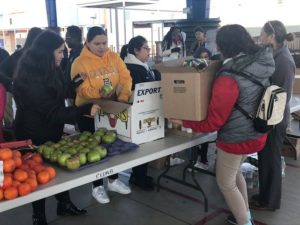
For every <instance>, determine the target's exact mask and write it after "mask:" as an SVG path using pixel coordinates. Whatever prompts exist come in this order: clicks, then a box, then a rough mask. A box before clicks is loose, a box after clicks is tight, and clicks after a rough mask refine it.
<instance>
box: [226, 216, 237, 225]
mask: <svg viewBox="0 0 300 225" xmlns="http://www.w3.org/2000/svg"><path fill="white" fill-rule="evenodd" d="M226 221H227V223H229V224H232V225H238V223H237V222H236V219H235V218H234V216H233V215H232V214H231V215H229V216H228V217H227V218H226Z"/></svg>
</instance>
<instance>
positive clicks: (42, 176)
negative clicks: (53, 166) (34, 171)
mask: <svg viewBox="0 0 300 225" xmlns="http://www.w3.org/2000/svg"><path fill="white" fill-rule="evenodd" d="M37 180H38V182H39V183H40V184H46V183H48V182H49V180H50V174H49V173H48V171H46V170H43V171H41V172H39V173H38V175H37Z"/></svg>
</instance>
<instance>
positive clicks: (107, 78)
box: [71, 46, 132, 106]
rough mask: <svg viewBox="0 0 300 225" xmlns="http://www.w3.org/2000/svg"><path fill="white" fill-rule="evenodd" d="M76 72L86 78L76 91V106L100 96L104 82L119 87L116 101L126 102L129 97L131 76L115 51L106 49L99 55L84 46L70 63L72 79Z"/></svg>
mask: <svg viewBox="0 0 300 225" xmlns="http://www.w3.org/2000/svg"><path fill="white" fill-rule="evenodd" d="M77 74H85V75H86V79H85V80H84V82H83V83H82V84H81V85H80V86H79V87H78V88H77V91H76V92H77V95H76V100H75V104H76V105H77V106H80V105H82V104H84V103H87V102H90V101H91V100H93V99H99V98H101V94H100V90H101V89H102V87H103V85H104V84H110V85H111V86H112V87H113V89H116V87H117V86H118V85H119V86H120V87H121V91H120V94H119V96H118V101H123V102H127V101H128V99H129V97H130V94H131V85H132V80H131V76H130V73H129V71H128V70H127V68H126V65H125V63H124V62H123V61H122V59H121V58H120V56H119V55H118V54H117V53H114V52H111V51H107V52H106V53H105V54H104V56H102V57H99V56H97V55H95V54H93V53H92V52H91V51H90V50H89V49H88V48H87V47H86V46H84V48H83V49H82V52H81V54H80V56H79V57H77V58H76V59H75V60H74V62H73V64H72V69H71V77H72V79H73V78H74V77H75V76H76V75H77Z"/></svg>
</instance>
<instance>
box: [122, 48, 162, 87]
mask: <svg viewBox="0 0 300 225" xmlns="http://www.w3.org/2000/svg"><path fill="white" fill-rule="evenodd" d="M124 62H125V64H126V66H127V68H128V70H129V71H130V75H131V77H132V90H134V89H135V85H136V84H139V83H143V82H150V81H157V80H161V74H160V72H159V71H157V70H156V69H153V70H152V69H150V68H149V66H148V64H147V63H143V62H142V61H140V60H139V59H137V58H136V57H135V55H133V54H130V53H128V54H127V56H126V57H125V59H124Z"/></svg>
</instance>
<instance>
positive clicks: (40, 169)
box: [33, 164, 45, 173]
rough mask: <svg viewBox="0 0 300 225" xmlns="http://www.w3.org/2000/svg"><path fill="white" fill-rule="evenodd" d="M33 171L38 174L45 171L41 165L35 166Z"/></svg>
mask: <svg viewBox="0 0 300 225" xmlns="http://www.w3.org/2000/svg"><path fill="white" fill-rule="evenodd" d="M33 170H34V171H35V172H36V173H39V172H41V171H43V170H45V166H43V165H41V164H37V165H36V166H35V167H34V168H33Z"/></svg>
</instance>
